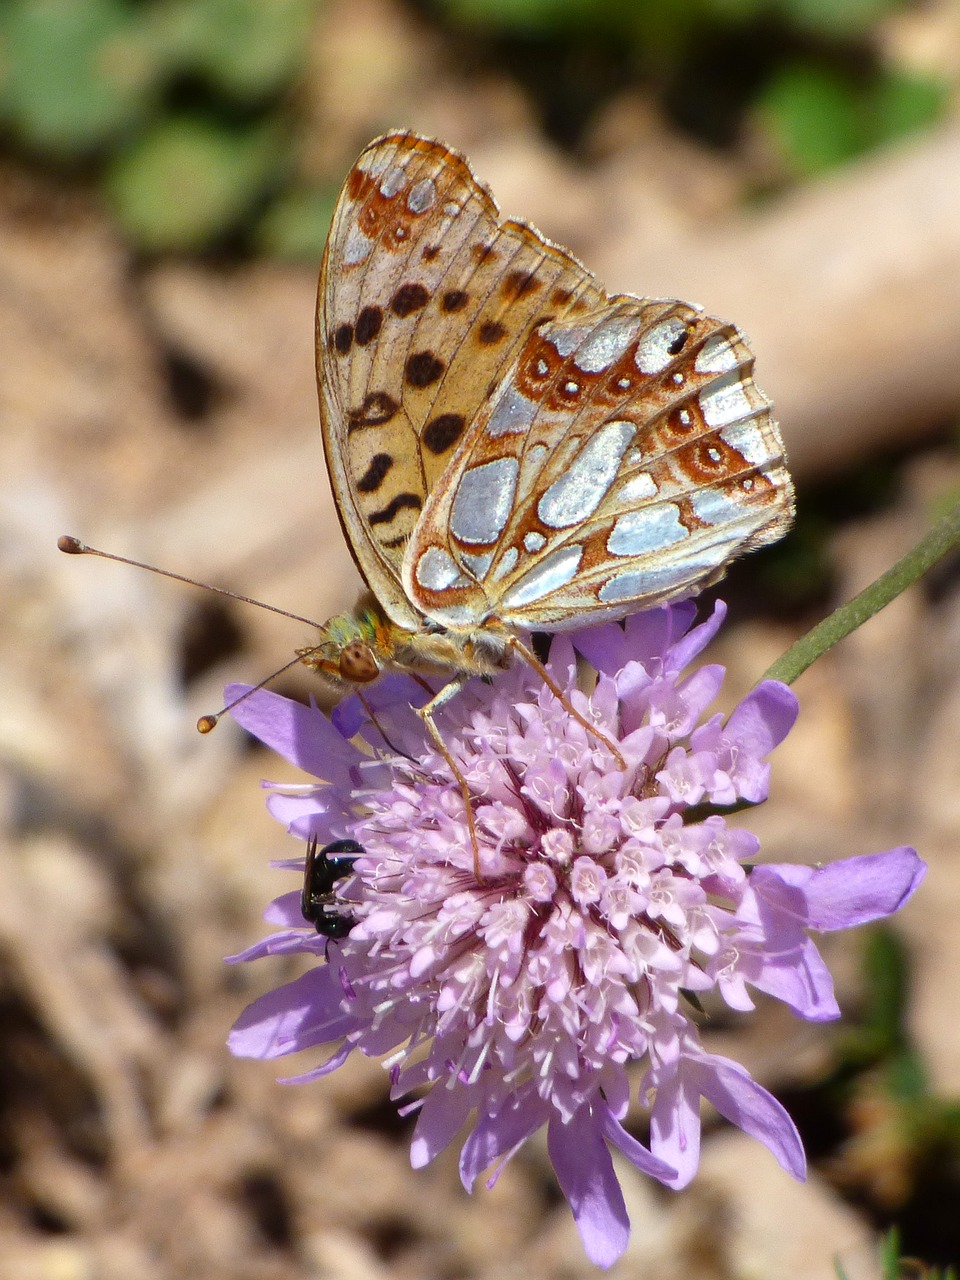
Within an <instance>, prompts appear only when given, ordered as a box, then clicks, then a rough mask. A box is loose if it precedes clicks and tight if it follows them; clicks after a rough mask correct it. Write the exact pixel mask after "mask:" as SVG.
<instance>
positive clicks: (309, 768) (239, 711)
mask: <svg viewBox="0 0 960 1280" xmlns="http://www.w3.org/2000/svg"><path fill="white" fill-rule="evenodd" d="M247 688H249V686H248V685H242V684H231V685H227V688H226V690H225V697H226V700H227V701H228V702H229V701H230V700H231V699H233V698H236V697H239V696H240V694H241V693H243V692H244V691H245V690H246V689H247ZM230 714H231V715H232V716H233V718H234V720H236V722H237V724H239V725H240V726H241V727H242V728H244V729H246V731H247V733H252V734H253V736H254V737H255V738H259V739H260V741H261V742H262V743H264V744H265V745H266V746H268V747H270V748H271V750H273V751H276V752H277V754H278V755H281V756H283V758H284V759H285V760H289V761H290V763H291V764H295V765H298V766H299V767H300V768H301V769H303V770H305V771H306V772H307V773H312V774H313V776H314V777H316V778H326V779H327V780H328V781H330V782H335V781H338V780H341V779H342V780H343V781H344V782H346V781H347V773H346V770H347V768H348V767H349V765H351V764H353V763H355V762H358V761H359V760H360V759H361V756H360V753H359V752H358V751H357V749H356V748H355V747H353V746H351V744H350V743H349V742H346V741H345V740H344V739H343V738H342V737H341V736H340V734H339V733H337V731H336V729H334V727H333V726H332V725H331V724H330V721H329V720H328V719H327V718H326V716H324V715H322V714H321V713H320V712H319V711H318V710H317V708H316V707H315V706H310V707H305V706H303V705H302V704H301V703H299V702H294V701H293V700H292V699H291V698H284V697H283V696H282V695H281V694H279V693H271V692H270V691H269V690H268V689H260V690H258V691H257V692H256V693H253V694H251V695H250V697H249V698H246V699H245V700H244V701H243V702H241V703H240V704H239V706H236V707H234V708H233V710H232V711H231V712H230Z"/></svg>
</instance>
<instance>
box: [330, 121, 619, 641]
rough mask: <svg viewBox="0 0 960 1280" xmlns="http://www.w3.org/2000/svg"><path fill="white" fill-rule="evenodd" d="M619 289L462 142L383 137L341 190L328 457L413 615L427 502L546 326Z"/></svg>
mask: <svg viewBox="0 0 960 1280" xmlns="http://www.w3.org/2000/svg"><path fill="white" fill-rule="evenodd" d="M603 296H604V295H603V292H602V290H601V289H600V287H599V286H598V285H597V283H596V281H595V280H594V279H593V277H592V276H591V275H590V273H589V272H588V271H586V270H585V268H584V267H582V266H581V265H580V263H578V262H577V261H576V260H575V259H574V258H573V257H571V256H570V255H569V254H568V253H566V252H565V251H564V250H563V249H561V248H559V247H557V246H556V245H553V244H551V243H549V242H548V241H547V240H544V239H543V237H541V236H540V235H539V234H538V233H537V232H535V231H534V230H533V229H532V228H530V227H528V226H525V225H523V224H519V223H516V222H509V221H508V222H502V223H501V222H500V220H499V216H498V210H497V206H496V204H495V203H494V201H493V198H492V197H491V195H490V193H489V191H488V190H487V189H486V187H484V186H483V185H482V184H481V183H480V182H478V181H477V179H476V178H475V177H474V175H473V173H472V172H471V170H470V168H469V166H468V165H467V163H466V161H465V160H464V159H463V157H462V156H460V155H458V154H457V153H456V152H453V151H450V150H449V149H448V148H446V147H444V146H443V145H442V144H440V143H438V142H433V141H430V140H428V139H426V138H421V137H419V136H417V135H415V134H412V133H396V134H389V135H387V136H385V137H383V138H379V139H378V140H376V141H375V142H373V143H371V144H370V146H369V147H367V148H366V150H365V151H364V152H363V154H362V155H361V156H360V158H359V159H358V161H357V163H356V165H355V166H354V168H353V169H352V170H351V172H350V174H349V175H348V177H347V180H346V183H345V185H344V187H343V190H342V192H341V194H340V197H339V200H338V203H337V207H336V211H335V213H334V217H333V224H332V227H331V230H330V236H329V239H328V241H327V247H326V251H325V253H324V259H323V266H322V269H321V274H320V290H319V298H318V305H317V375H318V383H319V390H320V416H321V425H322V432H323V441H324V450H325V453H326V458H327V466H328V469H329V473H330V478H331V483H332V485H333V491H334V497H335V499H336V503H337V508H338V512H339V515H340V520H341V523H342V525H343V529H344V533H345V536H346V538H347V541H348V544H349V546H350V548H351V551H352V553H353V556H354V559H355V560H356V562H357V565H358V567H359V569H360V572H361V573H362V574H363V576H364V578H365V579H366V581H367V584H368V585H369V587H370V588H371V590H372V591H373V592H374V594H375V595H376V596H377V598H378V600H379V601H380V603H381V604H382V605H383V607H384V608H385V609H386V611H387V613H388V614H389V615H390V617H391V618H392V619H393V621H394V622H395V623H397V625H398V626H401V627H405V628H408V629H411V630H413V629H416V628H417V627H418V626H419V625H420V624H421V622H422V616H421V614H420V613H419V612H418V608H417V607H416V606H415V605H414V603H413V602H412V601H411V600H410V599H409V597H408V596H407V593H406V591H405V589H404V587H403V585H402V581H401V567H402V563H403V556H404V551H405V548H406V545H407V542H408V540H409V538H410V536H411V534H412V533H413V531H414V529H415V528H416V526H417V523H418V521H419V518H420V514H421V510H422V509H423V507H424V505H425V503H426V502H427V501H428V498H429V495H430V494H431V493H432V492H434V490H435V488H436V486H437V482H438V480H439V479H440V477H441V476H442V475H444V473H445V471H446V467H447V465H448V463H449V461H450V458H451V457H452V455H453V454H454V452H455V450H456V448H457V446H458V444H459V443H460V441H461V439H462V437H463V436H464V435H465V434H466V433H467V431H468V430H470V429H471V427H472V424H473V423H474V422H475V420H476V419H477V417H478V416H479V414H480V412H481V409H482V407H483V406H484V404H485V403H486V402H487V400H488V398H489V395H490V392H491V389H492V388H493V387H494V386H495V385H496V383H497V381H498V379H499V376H500V373H501V371H502V369H503V368H504V367H505V366H507V365H510V364H513V363H515V361H516V359H517V356H518V355H519V353H520V351H521V349H522V348H523V346H524V344H525V343H526V342H527V341H528V339H529V337H530V335H531V333H532V331H533V329H534V328H535V327H536V326H537V325H542V324H543V323H545V322H546V321H548V320H551V319H561V318H563V317H572V316H575V315H577V314H586V313H588V312H590V311H591V310H593V309H594V308H596V307H597V306H598V305H599V304H600V303H601V301H602V299H603Z"/></svg>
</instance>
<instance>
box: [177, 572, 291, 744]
mask: <svg viewBox="0 0 960 1280" xmlns="http://www.w3.org/2000/svg"><path fill="white" fill-rule="evenodd" d="M241 599H242V597H241ZM299 661H300V659H299V657H296V658H291V659H290V661H289V662H285V663H284V664H283V666H282V667H278V668H277V670H276V671H273V672H271V673H270V675H268V676H264V678H263V679H262V680H261V681H260V683H259V684H255V685H254V686H253V688H251V689H247V691H246V692H245V693H241V695H240V697H239V698H234V700H233V701H232V702H228V703H227V705H226V706H225V707H221V708H220V710H219V711H218V712H217V713H216V715H212V716H201V717H200V719H199V720H198V721H197V731H198V732H199V733H210V731H211V730H213V729H215V728H216V727H217V722H218V721H219V719H220V717H221V716H225V715H226V714H227V712H228V711H232V710H233V708H234V707H238V706H239V705H240V703H241V702H246V700H247V698H249V697H250V695H251V693H257V692H258V690H260V689H262V688H264V686H265V685H268V684H269V683H270V681H271V680H276V678H277V676H282V675H283V673H284V672H285V671H289V670H290V668H291V667H295V666H296V665H297V663H298V662H299Z"/></svg>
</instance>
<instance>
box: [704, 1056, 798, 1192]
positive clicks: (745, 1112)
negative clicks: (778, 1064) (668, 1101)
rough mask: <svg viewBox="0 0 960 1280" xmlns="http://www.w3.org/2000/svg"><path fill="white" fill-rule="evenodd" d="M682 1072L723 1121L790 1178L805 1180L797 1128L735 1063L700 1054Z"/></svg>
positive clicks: (771, 1097) (771, 1095)
mask: <svg viewBox="0 0 960 1280" xmlns="http://www.w3.org/2000/svg"><path fill="white" fill-rule="evenodd" d="M683 1070H684V1071H685V1072H689V1073H690V1074H691V1076H693V1078H695V1079H696V1080H697V1083H698V1087H699V1091H700V1092H701V1093H702V1094H703V1096H704V1097H705V1098H706V1099H707V1100H708V1101H709V1102H712V1103H713V1105H714V1106H715V1107H716V1109H717V1110H718V1111H719V1112H720V1114H721V1115H722V1116H723V1117H724V1118H725V1119H727V1120H729V1121H730V1123H731V1124H735V1125H736V1126H737V1127H738V1128H739V1129H742V1130H743V1132H744V1133H748V1134H750V1136H751V1137H753V1138H757V1139H758V1140H759V1141H760V1142H762V1143H763V1145H764V1146H765V1147H767V1148H769V1150H770V1151H772V1152H773V1154H774V1155H775V1156H776V1158H777V1160H778V1161H779V1163H780V1164H781V1165H782V1167H783V1168H784V1169H786V1171H787V1173H789V1174H790V1176H791V1177H793V1178H796V1179H797V1181H798V1182H804V1181H805V1180H806V1176H807V1160H806V1156H805V1155H804V1151H803V1143H802V1142H801V1141H800V1134H799V1133H798V1132H797V1126H796V1125H795V1124H794V1123H793V1121H792V1120H791V1119H790V1116H789V1115H788V1114H787V1112H786V1110H785V1109H784V1108H783V1107H782V1106H781V1105H780V1103H779V1102H778V1101H777V1100H776V1098H775V1097H774V1096H773V1094H771V1093H768V1092H767V1090H766V1089H764V1088H762V1087H761V1086H760V1085H758V1084H757V1082H756V1080H754V1079H753V1078H752V1076H751V1075H750V1074H749V1072H747V1071H746V1070H745V1069H744V1068H743V1067H741V1066H740V1064H739V1063H738V1062H732V1061H731V1060H730V1059H729V1058H720V1057H716V1056H714V1055H713V1054H704V1055H703V1056H702V1057H699V1058H695V1059H692V1060H688V1061H687V1062H686V1063H685V1064H684V1067H683Z"/></svg>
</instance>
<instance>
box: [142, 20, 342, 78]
mask: <svg viewBox="0 0 960 1280" xmlns="http://www.w3.org/2000/svg"><path fill="white" fill-rule="evenodd" d="M317 8H318V0H174V3H172V4H169V5H167V6H166V7H165V9H164V10H163V11H161V13H160V15H159V19H160V21H161V22H162V23H163V25H164V28H165V32H166V39H167V42H168V44H169V47H170V48H171V50H172V51H173V52H174V56H175V58H176V60H177V61H178V62H179V63H180V65H181V66H182V67H183V68H185V69H189V70H193V71H196V72H198V73H200V74H201V75H204V76H206V77H207V78H208V79H209V80H210V81H211V82H212V83H213V84H214V85H216V87H217V88H219V89H220V90H221V91H222V92H224V93H226V94H229V95H230V96H231V97H233V98H235V99H239V100H241V101H250V100H252V101H256V100H258V99H261V98H264V97H267V96H269V95H270V94H273V93H277V92H278V91H279V90H281V89H283V88H284V86H285V85H286V84H287V83H288V82H289V81H290V80H291V79H292V78H293V76H294V75H295V74H296V72H297V70H298V69H299V67H300V66H301V64H302V63H303V62H304V61H305V59H306V54H307V49H308V46H309V40H310V32H311V29H312V26H313V20H314V16H315V14H316V12H317Z"/></svg>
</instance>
